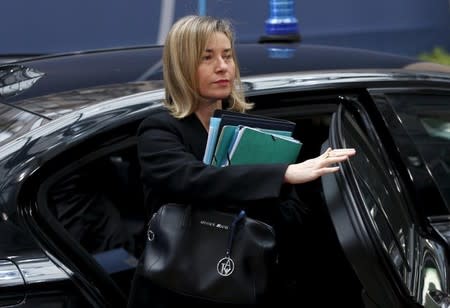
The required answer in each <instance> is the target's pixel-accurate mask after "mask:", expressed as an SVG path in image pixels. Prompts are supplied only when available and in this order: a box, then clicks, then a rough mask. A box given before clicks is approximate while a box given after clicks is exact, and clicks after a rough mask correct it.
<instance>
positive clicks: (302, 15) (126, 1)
mask: <svg viewBox="0 0 450 308" xmlns="http://www.w3.org/2000/svg"><path fill="white" fill-rule="evenodd" d="M269 3H270V0H267V1H266V0H178V1H177V0H95V1H92V0H77V1H61V0H40V1H30V0H14V1H2V4H1V6H2V17H1V19H2V27H0V36H1V37H2V43H1V44H0V57H4V58H7V57H11V58H13V57H15V56H18V55H21V56H29V55H42V54H48V53H61V52H69V51H79V50H87V49H100V48H114V47H122V46H139V45H148V44H161V43H162V42H163V41H164V38H165V35H166V33H167V30H168V29H169V27H170V25H171V24H172V23H173V22H174V21H175V20H176V19H178V18H179V17H181V16H183V15H187V14H202V15H213V16H220V17H226V18H229V19H231V20H232V22H233V23H234V25H235V28H236V33H237V40H238V41H240V42H255V43H256V42H258V40H259V39H260V37H261V36H262V35H264V34H265V22H266V20H267V19H268V18H269V15H270V12H269ZM294 4H295V5H294V8H295V10H294V11H295V18H296V19H297V21H298V29H299V34H300V36H301V43H302V44H323V45H335V46H347V47H355V48H364V49H371V50H377V51H382V52H388V53H395V54H402V55H407V56H412V57H427V56H429V57H430V56H431V57H434V58H438V57H441V56H442V57H443V58H445V57H446V55H447V51H449V50H450V9H449V5H450V3H449V0H377V1H373V0H372V1H369V0H338V1H336V0H297V1H294ZM444 61H445V59H444ZM449 64H450V63H449Z"/></svg>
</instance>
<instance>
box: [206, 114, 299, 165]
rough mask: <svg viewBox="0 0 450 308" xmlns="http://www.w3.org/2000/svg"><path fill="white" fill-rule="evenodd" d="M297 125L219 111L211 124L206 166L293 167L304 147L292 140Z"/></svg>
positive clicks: (278, 120)
mask: <svg viewBox="0 0 450 308" xmlns="http://www.w3.org/2000/svg"><path fill="white" fill-rule="evenodd" d="M294 128H295V123H294V122H291V121H287V120H280V119H275V118H269V117H262V116H257V115H249V114H242V113H237V112H231V111H224V110H217V111H216V113H215V114H214V116H213V117H212V118H211V121H210V128H209V134H208V140H207V145H206V149H205V155H204V158H203V162H204V163H206V164H211V165H214V166H219V167H223V166H228V165H241V164H266V163H294V162H295V161H296V160H297V156H298V154H299V152H300V149H301V147H302V143H301V142H300V141H298V140H296V139H294V138H293V137H292V132H293V130H294Z"/></svg>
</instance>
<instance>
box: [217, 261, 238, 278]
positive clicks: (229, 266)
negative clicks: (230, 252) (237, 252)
mask: <svg viewBox="0 0 450 308" xmlns="http://www.w3.org/2000/svg"><path fill="white" fill-rule="evenodd" d="M233 271H234V261H233V259H231V258H230V257H224V258H222V259H220V260H219V262H217V272H218V273H219V275H220V276H230V275H231V274H232V273H233Z"/></svg>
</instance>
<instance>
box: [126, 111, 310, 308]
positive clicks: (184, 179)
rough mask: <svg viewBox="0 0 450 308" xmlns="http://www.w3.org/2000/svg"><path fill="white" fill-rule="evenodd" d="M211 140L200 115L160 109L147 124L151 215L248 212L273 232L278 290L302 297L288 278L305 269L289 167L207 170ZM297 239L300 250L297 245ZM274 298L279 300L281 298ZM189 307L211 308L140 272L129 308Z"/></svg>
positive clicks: (141, 148)
mask: <svg viewBox="0 0 450 308" xmlns="http://www.w3.org/2000/svg"><path fill="white" fill-rule="evenodd" d="M207 137H208V133H207V131H206V130H205V128H204V127H203V125H202V124H201V122H200V120H199V119H198V118H197V116H196V115H195V114H193V115H191V116H188V117H186V118H184V119H181V120H179V119H176V118H174V117H172V116H171V115H170V114H169V113H168V111H167V110H166V109H163V108H161V109H160V110H158V111H156V112H154V113H153V114H152V115H151V116H149V117H148V118H147V119H145V120H144V121H143V122H142V124H141V126H140V127H139V130H138V156H139V162H140V167H141V177H142V181H143V187H144V192H145V200H146V204H147V206H148V208H149V210H150V213H149V214H151V213H152V212H154V211H156V210H157V209H158V208H159V206H161V205H162V204H164V203H167V202H177V203H190V204H192V205H195V206H216V207H221V206H227V207H229V206H230V205H232V206H236V207H238V208H243V207H244V208H246V210H247V214H248V215H249V216H252V217H257V218H259V219H262V220H265V221H267V222H268V223H270V224H272V225H273V226H274V229H275V233H276V236H277V246H278V251H279V260H280V266H281V267H280V273H281V274H280V277H281V276H282V277H283V278H282V279H281V278H280V279H277V282H275V283H274V285H275V289H274V290H280V291H279V292H281V294H284V295H286V294H289V293H292V294H296V293H297V291H289V287H288V285H290V284H291V283H290V282H289V281H290V280H289V278H288V279H286V277H288V276H290V275H291V274H292V273H293V272H296V270H295V269H296V268H298V264H299V262H300V263H301V260H300V258H301V255H300V254H299V253H295V251H299V252H300V250H299V249H300V248H301V247H302V246H301V243H302V240H301V236H296V234H297V235H301V234H304V233H305V232H304V231H303V230H302V224H301V221H302V216H303V214H304V213H305V211H304V210H305V206H304V205H303V204H302V203H301V202H300V200H299V199H298V197H297V194H296V193H295V190H294V189H293V186H291V185H286V184H284V183H283V179H284V174H285V171H286V168H287V165H286V164H265V165H247V166H244V165H239V166H227V167H215V166H209V165H206V164H204V163H203V153H204V150H205V147H206V141H207ZM293 239H294V240H295V241H297V240H298V241H299V242H298V243H299V244H295V245H292V243H293V242H292V240H293ZM283 268H285V270H283ZM283 273H288V275H287V274H283ZM274 292H275V294H277V293H278V291H274ZM270 298H273V300H274V301H277V300H278V296H276V295H275V296H273V297H272V296H270ZM188 302H190V303H191V304H192V305H194V306H195V307H203V306H204V304H206V307H209V306H210V304H209V303H205V302H202V301H197V300H194V299H192V298H185V297H183V296H180V295H177V294H174V293H172V292H170V291H168V290H164V289H161V288H159V287H157V286H155V285H153V284H151V283H150V282H149V281H147V280H146V278H145V277H144V276H141V275H140V274H139V273H138V272H137V274H136V276H135V278H134V280H133V286H132V288H131V293H130V302H129V308H131V307H133V308H134V307H147V306H148V307H149V306H151V305H150V303H151V304H152V305H153V307H175V306H180V305H186V303H188ZM220 307H222V306H220ZM224 307H226V305H224Z"/></svg>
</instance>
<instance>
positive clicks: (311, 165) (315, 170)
mask: <svg viewBox="0 0 450 308" xmlns="http://www.w3.org/2000/svg"><path fill="white" fill-rule="evenodd" d="M355 153H356V151H355V149H351V148H350V149H331V148H328V149H327V150H326V151H325V152H324V153H323V154H321V155H319V156H317V157H315V158H311V159H308V160H305V161H304V162H301V163H298V164H292V165H289V166H288V168H287V169H286V173H285V174H284V181H285V182H286V183H289V184H301V183H306V182H310V181H313V180H315V179H317V178H319V177H321V176H322V175H324V174H328V173H333V172H336V171H338V170H339V167H338V166H332V165H334V164H336V163H340V162H342V161H344V160H347V159H348V158H349V157H350V156H353V155H355Z"/></svg>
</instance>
